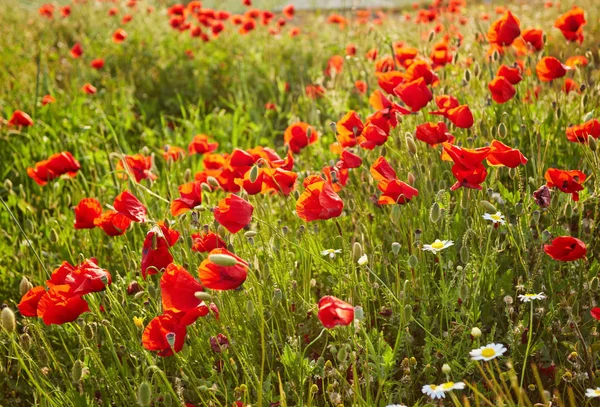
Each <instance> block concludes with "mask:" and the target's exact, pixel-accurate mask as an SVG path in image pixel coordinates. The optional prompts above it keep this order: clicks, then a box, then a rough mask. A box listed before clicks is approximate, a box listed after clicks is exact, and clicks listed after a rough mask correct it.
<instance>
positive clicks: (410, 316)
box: [404, 304, 412, 322]
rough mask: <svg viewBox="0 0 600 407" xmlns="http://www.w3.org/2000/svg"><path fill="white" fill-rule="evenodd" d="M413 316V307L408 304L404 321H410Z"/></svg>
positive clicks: (405, 307) (405, 308)
mask: <svg viewBox="0 0 600 407" xmlns="http://www.w3.org/2000/svg"><path fill="white" fill-rule="evenodd" d="M411 318H412V307H411V306H410V305H408V304H406V305H405V306H404V322H409V321H410V320H411Z"/></svg>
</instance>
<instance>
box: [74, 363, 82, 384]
mask: <svg viewBox="0 0 600 407" xmlns="http://www.w3.org/2000/svg"><path fill="white" fill-rule="evenodd" d="M82 376H83V364H82V363H81V361H80V360H79V359H77V360H76V361H75V364H73V369H72V370H71V379H73V383H79V381H80V380H81V377H82Z"/></svg>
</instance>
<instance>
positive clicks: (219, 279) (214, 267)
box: [198, 249, 248, 290]
mask: <svg viewBox="0 0 600 407" xmlns="http://www.w3.org/2000/svg"><path fill="white" fill-rule="evenodd" d="M213 255H215V257H225V258H227V259H229V260H231V261H232V262H234V261H235V264H233V265H225V266H224V265H219V264H216V263H214V262H213V261H211V256H213ZM213 260H215V261H218V260H216V259H214V258H213ZM198 276H199V277H200V282H201V283H202V285H203V286H204V287H206V288H209V289H211V290H234V289H236V288H238V287H239V286H241V285H242V284H243V283H244V281H246V277H247V276H248V263H247V262H246V261H244V260H243V259H241V258H240V257H238V256H236V255H235V254H233V253H231V252H230V251H228V250H227V249H214V250H212V251H211V252H210V253H209V255H208V257H207V258H206V259H205V260H204V261H203V262H202V263H201V264H200V266H199V267H198Z"/></svg>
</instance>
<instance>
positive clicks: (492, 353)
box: [481, 348, 496, 358]
mask: <svg viewBox="0 0 600 407" xmlns="http://www.w3.org/2000/svg"><path fill="white" fill-rule="evenodd" d="M495 355H496V351H495V350H494V349H492V348H485V349H484V350H482V351H481V356H483V357H484V358H491V357H493V356H495Z"/></svg>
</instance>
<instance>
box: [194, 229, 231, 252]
mask: <svg viewBox="0 0 600 407" xmlns="http://www.w3.org/2000/svg"><path fill="white" fill-rule="evenodd" d="M218 248H227V243H225V241H224V240H223V239H221V237H220V236H219V235H217V234H216V233H214V232H201V233H192V251H195V252H204V253H208V252H210V251H212V250H214V249H218Z"/></svg>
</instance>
